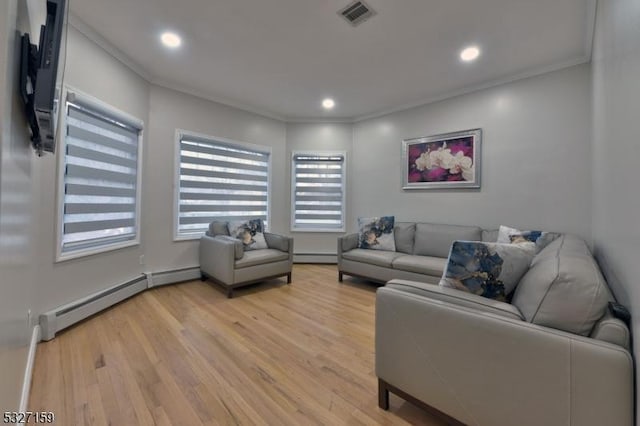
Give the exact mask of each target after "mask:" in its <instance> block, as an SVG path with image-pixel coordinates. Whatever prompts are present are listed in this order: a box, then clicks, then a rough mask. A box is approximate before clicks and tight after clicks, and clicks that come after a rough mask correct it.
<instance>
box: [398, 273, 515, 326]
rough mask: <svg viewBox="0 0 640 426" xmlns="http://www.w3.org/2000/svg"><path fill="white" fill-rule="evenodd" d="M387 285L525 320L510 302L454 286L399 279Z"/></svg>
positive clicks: (434, 298) (482, 310)
mask: <svg viewBox="0 0 640 426" xmlns="http://www.w3.org/2000/svg"><path fill="white" fill-rule="evenodd" d="M387 287H390V288H395V289H397V290H400V291H405V292H407V293H413V294H417V295H419V296H424V297H428V298H431V299H433V300H442V301H445V302H449V303H452V304H454V305H458V306H464V307H467V308H472V309H476V310H478V311H481V312H488V313H492V314H496V315H501V316H503V317H506V318H511V319H514V320H520V321H524V316H522V313H520V310H519V309H518V308H517V307H515V306H513V305H510V304H509V303H504V302H500V301H497V300H493V299H489V298H486V297H482V296H478V295H477V294H472V293H465V292H464V291H460V290H456V289H454V288H446V287H440V286H439V285H437V284H428V283H421V282H417V281H407V280H398V279H395V280H391V281H389V282H388V283H387Z"/></svg>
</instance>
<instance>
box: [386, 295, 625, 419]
mask: <svg viewBox="0 0 640 426" xmlns="http://www.w3.org/2000/svg"><path fill="white" fill-rule="evenodd" d="M375 348H376V374H377V375H378V377H379V378H380V379H382V380H384V381H385V382H387V383H389V384H391V385H393V386H394V387H396V388H398V389H400V390H402V391H403V392H405V393H407V394H409V395H411V396H413V397H414V398H417V399H418V400H420V401H422V402H424V403H426V404H429V405H431V406H432V407H434V408H436V409H438V410H440V411H442V412H444V413H446V414H448V415H450V416H452V417H454V418H456V419H458V420H459V421H461V422H463V423H465V424H469V425H492V426H510V425H515V424H517V425H522V426H537V425H569V424H573V425H581V426H598V425H603V424H615V425H621V426H631V425H632V424H633V402H634V401H633V400H634V397H633V395H634V392H633V361H632V359H631V356H630V354H629V352H628V351H626V350H624V349H622V348H621V347H619V346H616V345H611V344H608V343H603V342H600V341H597V340H594V339H590V338H587V337H583V336H579V335H575V334H571V333H567V332H563V331H559V330H554V329H551V328H547V327H542V326H538V325H534V324H531V323H528V322H526V321H519V320H512V319H509V318H504V317H502V316H498V315H494V314H491V313H487V312H482V311H479V310H477V309H470V308H466V307H463V306H459V305H456V304H453V303H450V302H445V301H441V300H434V299H432V298H429V297H423V296H418V295H415V294H410V293H408V292H406V291H399V290H397V289H394V288H391V287H383V288H380V289H379V290H378V292H377V295H376V342H375Z"/></svg>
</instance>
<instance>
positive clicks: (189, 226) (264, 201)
mask: <svg viewBox="0 0 640 426" xmlns="http://www.w3.org/2000/svg"><path fill="white" fill-rule="evenodd" d="M179 143H180V181H179V202H178V229H177V234H178V236H180V235H182V236H188V235H190V234H191V235H193V234H201V233H202V232H204V231H206V230H207V228H208V226H209V223H211V222H212V221H214V220H220V221H232V220H247V219H262V220H263V221H264V222H265V226H266V224H267V220H268V217H267V214H268V210H269V209H268V201H269V200H268V199H269V153H268V152H264V151H260V150H258V149H251V148H247V147H246V146H245V145H241V144H235V143H231V142H222V141H218V140H213V139H207V138H203V137H196V136H191V135H188V134H183V135H180V138H179Z"/></svg>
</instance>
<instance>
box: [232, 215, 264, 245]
mask: <svg viewBox="0 0 640 426" xmlns="http://www.w3.org/2000/svg"><path fill="white" fill-rule="evenodd" d="M229 234H230V235H231V236H232V237H233V238H236V239H238V240H240V241H242V247H243V248H244V251H249V250H258V249H266V248H269V246H267V240H265V238H264V227H263V224H262V220H261V219H252V220H249V221H234V222H229Z"/></svg>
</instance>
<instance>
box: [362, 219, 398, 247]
mask: <svg viewBox="0 0 640 426" xmlns="http://www.w3.org/2000/svg"><path fill="white" fill-rule="evenodd" d="M394 222H395V217H393V216H381V217H359V218H358V233H359V235H360V237H359V243H358V248H361V249H371V250H386V251H396V243H395V237H394V236H393V224H394Z"/></svg>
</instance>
